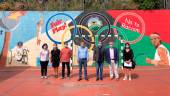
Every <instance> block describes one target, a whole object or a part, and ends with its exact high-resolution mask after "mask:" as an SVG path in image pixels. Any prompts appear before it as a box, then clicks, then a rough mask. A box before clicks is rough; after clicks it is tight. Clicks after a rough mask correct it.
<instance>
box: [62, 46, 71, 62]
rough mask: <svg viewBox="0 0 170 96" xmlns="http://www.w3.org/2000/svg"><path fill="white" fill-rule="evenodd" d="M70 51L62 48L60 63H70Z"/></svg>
mask: <svg viewBox="0 0 170 96" xmlns="http://www.w3.org/2000/svg"><path fill="white" fill-rule="evenodd" d="M71 56H72V50H71V49H70V48H68V47H67V48H63V49H62V50H61V53H60V62H70V58H71Z"/></svg>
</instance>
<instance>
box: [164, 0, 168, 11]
mask: <svg viewBox="0 0 170 96" xmlns="http://www.w3.org/2000/svg"><path fill="white" fill-rule="evenodd" d="M167 2H168V0H164V8H165V9H167V6H166V5H167Z"/></svg>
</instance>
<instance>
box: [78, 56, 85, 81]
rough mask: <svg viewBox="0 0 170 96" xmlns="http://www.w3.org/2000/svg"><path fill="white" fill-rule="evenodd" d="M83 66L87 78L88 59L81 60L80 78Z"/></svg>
mask: <svg viewBox="0 0 170 96" xmlns="http://www.w3.org/2000/svg"><path fill="white" fill-rule="evenodd" d="M82 66H83V67H84V78H85V79H87V59H80V60H79V78H82Z"/></svg>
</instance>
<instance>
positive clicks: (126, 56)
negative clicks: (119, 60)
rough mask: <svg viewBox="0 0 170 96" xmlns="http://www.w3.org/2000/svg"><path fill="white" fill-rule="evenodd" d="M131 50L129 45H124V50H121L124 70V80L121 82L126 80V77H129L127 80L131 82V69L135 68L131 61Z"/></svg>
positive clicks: (132, 55)
mask: <svg viewBox="0 0 170 96" xmlns="http://www.w3.org/2000/svg"><path fill="white" fill-rule="evenodd" d="M133 57H134V54H133V50H132V49H131V48H130V44H129V43H126V44H125V48H124V50H123V61H124V63H123V70H124V74H125V75H124V79H123V80H127V79H128V75H129V80H131V79H132V78H131V69H134V68H135V63H134V61H133Z"/></svg>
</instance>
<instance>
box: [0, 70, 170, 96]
mask: <svg viewBox="0 0 170 96" xmlns="http://www.w3.org/2000/svg"><path fill="white" fill-rule="evenodd" d="M120 70H121V69H120ZM39 71H40V70H39V69H38V68H30V67H12V68H0V96H170V75H169V74H170V68H168V67H139V68H136V69H135V71H134V72H133V80H132V81H123V80H122V78H123V77H122V74H121V78H120V80H119V81H115V80H110V79H109V74H108V72H109V70H108V68H105V69H104V80H103V81H97V82H96V81H95V68H88V75H89V78H90V81H88V82H87V81H85V80H82V81H77V79H78V69H77V68H74V69H73V72H72V76H71V79H70V80H68V79H65V80H62V79H61V78H57V79H56V78H54V77H53V76H52V74H53V71H52V69H51V68H49V74H48V75H49V78H48V79H40V76H39V74H40V72H39Z"/></svg>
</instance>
